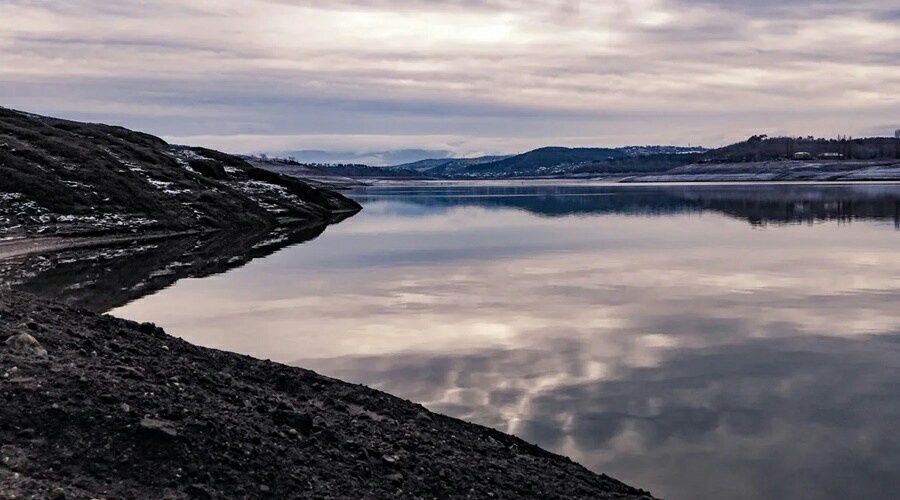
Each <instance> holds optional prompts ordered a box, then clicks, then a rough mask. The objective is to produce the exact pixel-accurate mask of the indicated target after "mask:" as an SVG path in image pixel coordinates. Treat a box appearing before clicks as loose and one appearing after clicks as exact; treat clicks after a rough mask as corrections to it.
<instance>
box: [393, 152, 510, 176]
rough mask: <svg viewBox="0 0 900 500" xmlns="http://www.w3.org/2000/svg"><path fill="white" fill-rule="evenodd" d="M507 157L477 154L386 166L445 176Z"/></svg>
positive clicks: (507, 156) (506, 156)
mask: <svg viewBox="0 0 900 500" xmlns="http://www.w3.org/2000/svg"><path fill="white" fill-rule="evenodd" d="M509 157H510V155H504V156H479V157H476V158H430V159H427V160H419V161H415V162H412V163H404V164H402V165H395V166H393V167H388V168H392V169H408V170H416V171H419V172H428V173H429V174H430V175H435V176H447V175H453V174H457V173H459V172H463V171H465V170H466V169H467V168H468V167H470V166H472V165H480V164H482V163H491V162H495V161H499V160H505V159H506V158H509Z"/></svg>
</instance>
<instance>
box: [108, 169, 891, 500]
mask: <svg viewBox="0 0 900 500" xmlns="http://www.w3.org/2000/svg"><path fill="white" fill-rule="evenodd" d="M351 195H352V197H354V198H355V199H357V200H358V201H360V202H361V203H362V204H363V206H364V208H365V210H364V211H363V212H361V213H360V214H359V215H357V216H355V217H353V218H351V219H349V220H346V221H344V222H342V223H341V224H339V225H336V226H332V227H329V228H327V230H326V231H325V232H324V233H323V234H322V235H321V236H318V238H316V239H314V240H312V241H309V242H307V243H304V244H299V245H295V246H290V247H287V248H284V249H282V250H280V251H277V252H275V253H274V254H272V255H269V256H268V257H265V258H262V259H257V260H254V261H252V262H250V263H248V264H247V265H245V266H243V267H240V268H237V269H232V270H231V271H229V272H226V273H224V274H219V275H216V276H212V277H207V278H203V279H184V280H181V281H178V282H177V283H176V284H174V286H171V287H169V288H167V289H164V290H162V291H159V292H158V293H155V294H153V295H150V296H146V297H143V298H141V299H138V300H137V301H134V302H131V303H130V304H128V305H126V306H123V307H119V308H116V309H114V310H113V311H111V312H112V314H115V315H118V316H123V317H127V318H131V319H135V320H141V321H153V322H155V323H157V324H159V325H161V326H164V327H165V328H166V329H167V330H168V331H169V332H170V333H171V334H173V335H176V336H181V337H183V338H185V339H187V340H189V341H191V342H195V343H198V344H202V345H206V346H210V347H215V348H219V349H226V350H230V351H237V352H241V353H246V354H251V355H253V356H257V357H261V358H269V359H272V360H277V361H281V362H287V363H292V364H297V365H300V366H304V367H308V368H312V369H314V370H317V371H319V372H321V373H324V374H327V375H331V376H335V377H339V378H342V379H345V380H348V381H352V382H357V383H363V384H367V385H369V386H372V387H375V388H378V389H381V390H384V391H387V392H390V393H392V394H395V395H398V396H401V397H403V398H407V399H411V400H413V401H416V402H420V403H422V404H424V405H425V406H427V407H428V408H430V409H432V410H434V411H438V412H442V413H446V414H450V415H453V416H457V417H461V418H464V419H467V420H470V421H473V422H478V423H481V424H484V425H488V426H491V427H495V428H498V429H501V430H503V431H507V432H510V433H513V434H516V435H518V436H520V437H522V438H524V439H526V440H528V441H531V442H536V443H538V444H540V445H541V446H543V447H546V448H548V449H551V450H554V451H556V452H558V453H561V454H563V455H567V456H569V457H571V458H572V459H574V460H576V461H579V462H581V463H583V464H584V465H586V466H587V467H589V468H591V469H593V470H595V471H598V472H605V473H608V474H610V475H612V476H614V477H616V478H618V479H621V480H623V481H625V482H628V483H631V484H633V485H635V486H639V487H642V488H645V489H649V490H650V491H651V492H653V493H654V494H655V495H657V496H661V497H664V498H667V499H670V500H682V499H695V498H731V499H754V500H757V499H759V500H761V499H774V498H785V499H788V498H789V499H842V500H844V499H848V498H867V499H888V498H897V496H896V495H897V492H898V491H900V430H898V422H900V307H898V305H900V300H898V299H900V231H898V227H900V187H898V186H886V185H853V186H836V185H820V186H810V185H803V186H798V185H784V186H772V185H766V186H734V185H727V186H715V185H706V186H623V185H619V186H604V185H590V184H575V183H572V184H565V185H552V184H502V185H420V186H406V187H403V186H385V187H374V188H367V189H365V190H360V191H356V192H353V193H351Z"/></svg>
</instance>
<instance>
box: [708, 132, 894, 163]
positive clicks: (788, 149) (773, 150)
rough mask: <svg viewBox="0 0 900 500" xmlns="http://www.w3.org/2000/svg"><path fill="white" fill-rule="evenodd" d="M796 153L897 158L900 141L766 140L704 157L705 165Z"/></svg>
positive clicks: (761, 138) (755, 139) (779, 157)
mask: <svg viewBox="0 0 900 500" xmlns="http://www.w3.org/2000/svg"><path fill="white" fill-rule="evenodd" d="M797 153H800V154H802V153H809V155H810V156H811V157H813V158H815V157H821V156H823V155H825V154H826V153H831V154H832V155H838V158H840V159H845V160H882V159H900V141H898V140H897V139H895V138H893V137H867V138H859V139H853V138H840V139H822V138H813V137H796V138H795V137H768V136H765V135H754V136H753V137H751V138H750V139H748V140H746V141H743V142H739V143H736V144H731V145H729V146H725V147H723V148H719V149H713V150H711V151H708V152H707V153H706V154H704V158H703V159H704V160H705V161H707V162H728V163H736V162H751V161H772V160H782V159H791V158H793V157H794V155H795V154H797Z"/></svg>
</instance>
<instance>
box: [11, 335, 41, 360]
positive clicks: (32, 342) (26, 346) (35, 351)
mask: <svg viewBox="0 0 900 500" xmlns="http://www.w3.org/2000/svg"><path fill="white" fill-rule="evenodd" d="M6 348H7V349H9V350H10V351H12V352H14V353H16V354H20V355H22V356H34V357H37V358H46V357H47V350H46V349H44V346H42V345H41V343H40V342H38V341H37V339H36V338H34V337H32V336H31V335H29V334H27V333H20V334H18V335H13V336H12V337H10V338H8V339H6Z"/></svg>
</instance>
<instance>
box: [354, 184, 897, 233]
mask: <svg viewBox="0 0 900 500" xmlns="http://www.w3.org/2000/svg"><path fill="white" fill-rule="evenodd" d="M357 193H358V194H357V195H356V196H354V198H355V199H356V200H358V201H360V202H361V203H363V204H365V203H369V202H372V201H378V200H384V199H390V200H392V201H397V202H403V203H409V204H411V205H420V206H423V207H428V208H431V209H435V208H442V207H443V208H451V207H459V206H472V205H474V206H480V207H485V208H516V209H520V210H525V211H528V212H530V213H533V214H536V215H540V216H546V217H559V216H568V215H600V214H617V215H642V216H647V215H650V216H652V215H675V214H684V213H703V212H705V211H711V212H718V213H722V214H725V215H728V216H730V217H734V218H736V219H740V220H746V221H747V222H749V223H750V224H753V225H766V224H796V223H813V222H820V221H844V222H850V221H854V220H877V221H891V222H893V224H894V225H895V227H897V228H898V229H900V186H897V185H890V184H865V185H799V184H756V185H691V186H684V185H668V186H644V185H641V186H623V185H616V186H608V185H590V184H587V183H585V184H582V185H579V184H567V185H559V186H553V185H550V186H548V185H539V186H535V185H527V184H524V185H505V184H500V185H494V186H491V185H483V184H482V185H477V186H440V187H434V186H428V187H422V186H415V187H410V186H407V187H400V186H388V187H374V188H372V187H370V188H366V189H363V190H360V191H358V192H357Z"/></svg>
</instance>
